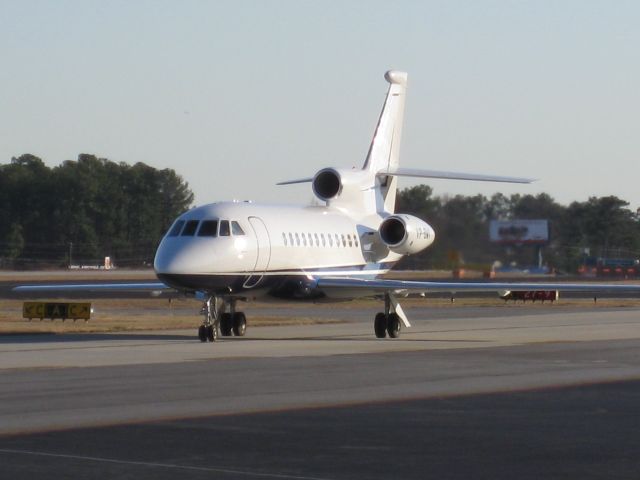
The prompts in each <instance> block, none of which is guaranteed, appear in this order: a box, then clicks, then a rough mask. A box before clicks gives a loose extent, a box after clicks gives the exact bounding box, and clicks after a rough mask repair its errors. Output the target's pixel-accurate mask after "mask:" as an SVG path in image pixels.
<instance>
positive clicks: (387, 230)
mask: <svg viewBox="0 0 640 480" xmlns="http://www.w3.org/2000/svg"><path fill="white" fill-rule="evenodd" d="M378 232H379V233H380V239H381V240H382V242H383V243H384V244H385V245H386V246H387V247H388V248H389V250H391V251H392V252H394V253H399V254H401V255H412V254H414V253H418V252H421V251H422V250H424V249H425V248H427V247H428V246H429V245H431V244H432V243H433V241H434V240H435V238H436V235H435V232H434V231H433V228H431V225H429V224H428V223H427V222H425V221H423V220H420V219H419V218H417V217H414V216H412V215H406V214H404V213H398V214H395V215H390V216H388V217H387V218H385V219H384V220H383V221H382V223H381V224H380V228H379V229H378Z"/></svg>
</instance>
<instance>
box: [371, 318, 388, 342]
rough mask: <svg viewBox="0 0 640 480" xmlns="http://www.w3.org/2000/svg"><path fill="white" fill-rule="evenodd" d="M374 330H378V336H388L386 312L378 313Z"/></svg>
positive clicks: (374, 322)
mask: <svg viewBox="0 0 640 480" xmlns="http://www.w3.org/2000/svg"><path fill="white" fill-rule="evenodd" d="M373 330H374V331H375V332H376V337H377V338H385V337H386V336H387V317H386V316H385V314H384V313H382V312H380V313H377V314H376V319H375V320H374V321H373Z"/></svg>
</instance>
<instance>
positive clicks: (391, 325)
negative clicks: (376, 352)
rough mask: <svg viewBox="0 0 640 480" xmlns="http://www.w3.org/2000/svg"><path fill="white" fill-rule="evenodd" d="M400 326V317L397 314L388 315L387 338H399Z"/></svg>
mask: <svg viewBox="0 0 640 480" xmlns="http://www.w3.org/2000/svg"><path fill="white" fill-rule="evenodd" d="M401 328H402V324H401V323H400V317H399V316H398V314H397V313H390V314H389V321H388V322H387V333H388V334H389V338H398V337H399V336H400V329H401Z"/></svg>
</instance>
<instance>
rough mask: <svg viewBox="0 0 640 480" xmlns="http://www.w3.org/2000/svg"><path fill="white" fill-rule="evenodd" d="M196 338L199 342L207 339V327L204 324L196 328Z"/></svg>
mask: <svg viewBox="0 0 640 480" xmlns="http://www.w3.org/2000/svg"><path fill="white" fill-rule="evenodd" d="M198 338H199V339H200V341H201V342H206V341H207V327H205V326H204V325H200V328H198Z"/></svg>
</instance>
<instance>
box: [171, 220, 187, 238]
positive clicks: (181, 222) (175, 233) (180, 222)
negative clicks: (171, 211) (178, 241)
mask: <svg viewBox="0 0 640 480" xmlns="http://www.w3.org/2000/svg"><path fill="white" fill-rule="evenodd" d="M182 227H184V220H178V221H177V222H176V223H174V224H173V228H172V229H171V230H170V231H169V236H170V237H177V236H178V235H180V230H182Z"/></svg>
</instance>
